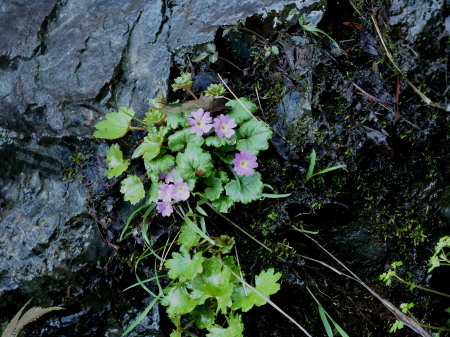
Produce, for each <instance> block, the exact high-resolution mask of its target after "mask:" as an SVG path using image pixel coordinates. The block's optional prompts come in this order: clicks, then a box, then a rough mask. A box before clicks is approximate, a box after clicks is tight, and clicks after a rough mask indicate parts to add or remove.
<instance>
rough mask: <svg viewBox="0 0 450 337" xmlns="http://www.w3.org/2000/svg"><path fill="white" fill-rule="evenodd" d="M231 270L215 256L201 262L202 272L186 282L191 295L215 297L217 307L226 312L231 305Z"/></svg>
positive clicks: (202, 297) (201, 297)
mask: <svg viewBox="0 0 450 337" xmlns="http://www.w3.org/2000/svg"><path fill="white" fill-rule="evenodd" d="M230 276H231V271H230V268H229V267H228V266H222V264H221V263H220V262H219V261H218V260H217V258H210V259H208V260H205V261H204V262H203V273H201V274H200V275H198V276H197V277H196V278H195V279H193V280H191V281H187V282H186V284H187V286H188V287H189V289H191V290H192V292H191V297H192V298H195V299H198V300H203V301H204V300H206V299H208V298H215V299H216V300H217V309H218V310H221V311H222V313H226V311H227V308H228V307H229V306H231V294H232V293H233V288H234V287H233V284H232V283H231V282H230Z"/></svg>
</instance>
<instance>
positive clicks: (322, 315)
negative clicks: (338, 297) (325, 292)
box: [317, 304, 334, 337]
mask: <svg viewBox="0 0 450 337" xmlns="http://www.w3.org/2000/svg"><path fill="white" fill-rule="evenodd" d="M317 308H318V309H319V315H320V319H321V320H322V323H323V326H324V327H325V331H326V332H327V336H328V337H333V336H334V335H333V329H331V326H330V322H328V318H327V315H326V313H325V310H324V309H323V307H322V305H321V304H319V305H318V306H317Z"/></svg>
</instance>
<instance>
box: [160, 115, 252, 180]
mask: <svg viewBox="0 0 450 337" xmlns="http://www.w3.org/2000/svg"><path fill="white" fill-rule="evenodd" d="M187 120H188V123H189V125H190V126H191V133H195V134H196V135H197V136H202V135H203V134H206V133H208V132H209V131H210V130H211V128H212V127H214V131H215V132H216V134H217V137H219V138H222V137H226V138H231V136H233V135H234V134H235V133H236V131H235V130H234V128H235V127H236V126H237V124H236V120H235V119H234V118H232V117H230V116H229V115H223V114H221V115H219V116H217V117H216V118H214V119H212V118H211V113H210V112H209V111H204V110H203V109H201V108H200V109H198V110H194V111H192V113H191V117H188V119H187ZM233 164H234V171H235V172H236V173H237V175H238V176H250V175H252V174H253V173H254V169H255V168H256V167H258V163H257V162H256V156H254V155H253V154H252V153H251V152H250V151H246V150H242V151H241V152H240V153H236V155H235V157H234V159H233ZM166 183H167V180H166Z"/></svg>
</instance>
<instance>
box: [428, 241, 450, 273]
mask: <svg viewBox="0 0 450 337" xmlns="http://www.w3.org/2000/svg"><path fill="white" fill-rule="evenodd" d="M430 265H431V267H430V268H428V272H429V273H431V272H432V271H433V269H434V268H437V267H440V266H450V236H444V237H442V238H440V239H439V241H438V243H437V244H436V247H435V248H434V254H433V256H432V257H431V258H430Z"/></svg>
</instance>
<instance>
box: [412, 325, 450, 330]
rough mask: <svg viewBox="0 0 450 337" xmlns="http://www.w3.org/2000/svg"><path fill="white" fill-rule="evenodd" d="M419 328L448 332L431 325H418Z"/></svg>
mask: <svg viewBox="0 0 450 337" xmlns="http://www.w3.org/2000/svg"><path fill="white" fill-rule="evenodd" d="M419 324H420V326H422V327H424V328H428V329H433V330H438V331H450V329H447V328H440V327H438V326H433V325H427V324H422V323H419Z"/></svg>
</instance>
